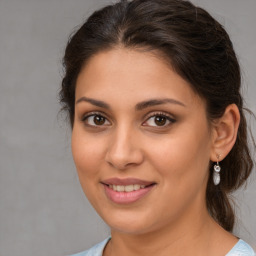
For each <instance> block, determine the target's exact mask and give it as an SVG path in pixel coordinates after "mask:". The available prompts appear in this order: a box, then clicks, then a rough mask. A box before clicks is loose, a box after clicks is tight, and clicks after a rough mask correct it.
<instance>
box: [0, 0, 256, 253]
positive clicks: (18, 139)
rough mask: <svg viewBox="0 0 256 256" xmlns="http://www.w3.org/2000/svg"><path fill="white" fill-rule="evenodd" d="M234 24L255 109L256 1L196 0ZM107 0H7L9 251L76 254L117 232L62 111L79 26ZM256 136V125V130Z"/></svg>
mask: <svg viewBox="0 0 256 256" xmlns="http://www.w3.org/2000/svg"><path fill="white" fill-rule="evenodd" d="M193 2H194V3H197V4H199V5H201V6H202V7H205V8H207V10H209V11H210V12H211V13H212V14H213V15H214V16H215V17H216V18H217V19H218V20H219V21H220V22H221V23H222V24H224V25H225V27H226V28H227V30H228V32H229V33H230V36H231V38H232V40H233V42H234V46H235V49H236V51H237V54H238V56H239V58H240V62H241V66H242V70H243V83H244V86H245V89H244V98H245V99H246V102H247V106H248V107H249V108H251V109H252V110H253V111H254V113H256V103H255V96H256V76H255V67H256V43H255V42H256V29H255V26H256V15H255V11H256V0H214V1H213V0H197V1H196V0H194V1H193ZM106 3H109V1H107V0H101V1H100V0H97V1H96V0H94V1H93V0H44V1H43V0H0V89H1V90H0V200H1V201H0V255H1V256H9V255H11V256H15V255H19V256H25V255H26V256H32V255H38V256H40V255H53V256H54V255H56V256H57V255H68V254H70V253H74V252H78V251H81V250H84V249H86V248H88V247H90V246H92V245H93V244H94V243H96V242H98V241H100V240H102V239H103V238H105V237H106V236H107V235H108V232H109V231H108V228H107V226H106V225H105V224H104V223H103V222H102V221H101V220H100V219H99V217H98V216H97V214H96V213H95V212H94V210H93V209H92V208H91V206H90V205H89V203H88V202H87V200H86V198H85V196H84V195H83V192H82V190H81V188H80V185H79V181H78V178H77V176H76V171H75V167H74V164H73V161H72V156H71V151H70V129H69V127H68V125H67V124H66V123H65V121H64V117H63V116H62V115H58V111H59V108H60V106H59V104H58V100H57V94H58V89H59V85H60V82H61V76H62V67H61V58H62V55H63V51H64V47H65V44H66V41H67V39H68V35H69V34H70V32H71V31H72V29H73V28H74V27H75V26H77V25H78V24H81V22H82V21H83V20H84V19H85V18H86V17H87V16H88V15H89V14H90V13H91V12H92V11H93V10H94V9H96V8H98V7H100V6H103V5H104V4H106ZM254 127H255V125H254ZM254 134H255V133H254ZM255 185H256V179H255V176H254V177H252V178H251V181H250V182H249V184H248V186H247V189H246V190H244V191H238V192H236V193H235V196H236V197H237V199H238V200H237V205H238V208H237V214H238V216H239V219H240V221H239V223H238V225H237V226H236V234H238V235H240V236H241V237H242V238H244V239H245V240H247V241H249V242H251V243H253V244H254V245H255V244H256V243H255V239H256V218H255V216H256V214H255V210H256V199H255V197H256V186H255Z"/></svg>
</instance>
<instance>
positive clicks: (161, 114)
mask: <svg viewBox="0 0 256 256" xmlns="http://www.w3.org/2000/svg"><path fill="white" fill-rule="evenodd" d="M96 116H99V117H102V118H104V124H102V125H97V124H95V125H91V124H88V123H86V121H88V119H89V118H90V117H94V118H95V117H96ZM153 117H154V118H156V117H163V118H166V120H167V121H169V122H170V123H169V124H167V125H166V124H164V125H155V126H153V125H145V123H146V122H148V121H149V120H150V119H151V118H153ZM93 121H94V120H93ZM106 121H108V118H107V117H106V116H105V115H104V114H102V113H100V112H91V113H89V114H86V115H84V116H83V118H82V122H84V123H86V125H87V126H90V127H101V126H105V125H106V124H105V122H106ZM108 122H109V123H110V124H111V122H110V121H108ZM175 122H176V120H175V119H174V118H173V117H171V116H170V115H169V114H167V113H164V112H155V113H151V114H150V115H148V116H146V121H144V122H143V123H142V126H149V127H157V128H161V127H162V128H163V127H167V126H170V125H171V124H173V123H175ZM108 125H109V124H108Z"/></svg>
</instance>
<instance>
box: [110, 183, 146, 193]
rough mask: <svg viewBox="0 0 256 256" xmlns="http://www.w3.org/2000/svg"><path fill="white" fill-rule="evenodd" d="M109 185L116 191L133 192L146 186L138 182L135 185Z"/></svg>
mask: <svg viewBox="0 0 256 256" xmlns="http://www.w3.org/2000/svg"><path fill="white" fill-rule="evenodd" d="M109 187H110V188H111V189H113V190H114V191H117V192H124V191H125V192H132V191H135V190H139V189H142V188H145V187H146V186H145V185H138V184H134V185H127V186H123V185H109Z"/></svg>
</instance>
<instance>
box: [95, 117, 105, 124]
mask: <svg viewBox="0 0 256 256" xmlns="http://www.w3.org/2000/svg"><path fill="white" fill-rule="evenodd" d="M105 121H106V118H105V117H103V116H94V118H93V122H94V123H95V124H96V125H103V124H104V123H105Z"/></svg>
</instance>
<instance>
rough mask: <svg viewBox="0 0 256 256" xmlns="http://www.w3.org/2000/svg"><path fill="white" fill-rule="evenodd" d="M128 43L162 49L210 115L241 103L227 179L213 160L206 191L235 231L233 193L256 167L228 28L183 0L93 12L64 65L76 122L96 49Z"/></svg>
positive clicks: (64, 98) (64, 94) (144, 1)
mask: <svg viewBox="0 0 256 256" xmlns="http://www.w3.org/2000/svg"><path fill="white" fill-rule="evenodd" d="M117 46H123V47H126V48H130V49H144V50H147V51H151V50H157V51H158V52H161V55H163V56H164V57H165V59H167V60H168V61H169V63H170V65H171V66H172V68H173V69H174V70H175V71H176V72H177V73H178V74H179V75H180V76H181V77H183V78H184V79H185V80H187V81H188V82H189V83H190V84H191V86H192V88H193V89H194V90H195V92H196V93H197V94H199V95H200V96H201V97H202V98H203V99H205V100H206V103H207V114H208V118H209V120H214V119H216V118H219V117H221V116H222V115H223V113H224V111H225V109H226V107H227V106H228V105H229V104H232V103H234V104H236V105H237V106H238V108H239V111H240V115H241V122H240V126H239V130H238V137H237V140H236V143H235V145H234V147H233V149H232V150H231V152H230V153H229V155H228V156H227V157H226V158H225V159H224V160H223V161H222V162H221V166H222V169H223V171H222V172H221V183H220V184H219V185H218V186H215V185H214V184H213V181H212V163H211V164H210V175H209V181H208V186H207V191H206V204H207V208H208V211H209V213H210V214H211V215H212V216H213V218H214V219H215V220H216V221H217V222H218V223H219V224H220V225H221V226H222V227H224V228H225V229H226V230H228V231H232V229H233V226H234V220H235V217H234V213H233V209H232V207H231V204H230V201H229V199H228V195H229V193H230V192H232V191H233V190H235V189H237V188H239V187H240V186H241V185H242V184H243V183H244V182H245V181H246V179H247V178H248V176H249V175H250V173H251V170H252V168H253V161H252V158H251V156H250V153H249V149H248V142H247V124H246V119H245V116H244V109H243V100H242V97H241V94H240V86H241V76H240V67H239V64H238V61H237V57H236V54H235V52H234V49H233V46H232V42H231V41H230V38H229V36H228V34H227V33H226V31H225V29H224V28H223V27H222V25H220V24H219V23H218V22H217V21H216V20H215V19H214V18H213V17H212V16H211V15H210V14H209V13H208V12H206V11H205V10H204V9H202V8H199V7H196V6H194V5H193V4H192V3H190V2H189V1H183V0H134V1H128V0H123V1H120V2H118V3H116V4H113V5H109V6H107V7H105V8H103V9H101V10H99V11H96V12H95V13H93V14H92V15H91V16H90V17H89V18H88V20H87V21H86V22H85V23H84V24H83V25H82V26H81V28H80V29H79V30H78V31H77V32H76V33H75V34H74V35H73V36H72V37H71V38H70V40H69V42H68V44H67V47H66V51H65V56H64V59H63V64H64V68H65V75H64V78H63V81H62V88H61V91H60V100H61V102H62V104H63V106H64V109H66V110H67V111H68V113H69V117H70V123H71V126H73V122H74V105H75V87H76V79H77V76H78V74H79V72H80V71H81V68H82V67H83V66H84V65H85V64H86V62H88V60H89V59H90V58H91V57H92V56H93V55H95V54H97V53H99V52H101V51H105V50H108V49H112V48H115V47H117Z"/></svg>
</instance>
